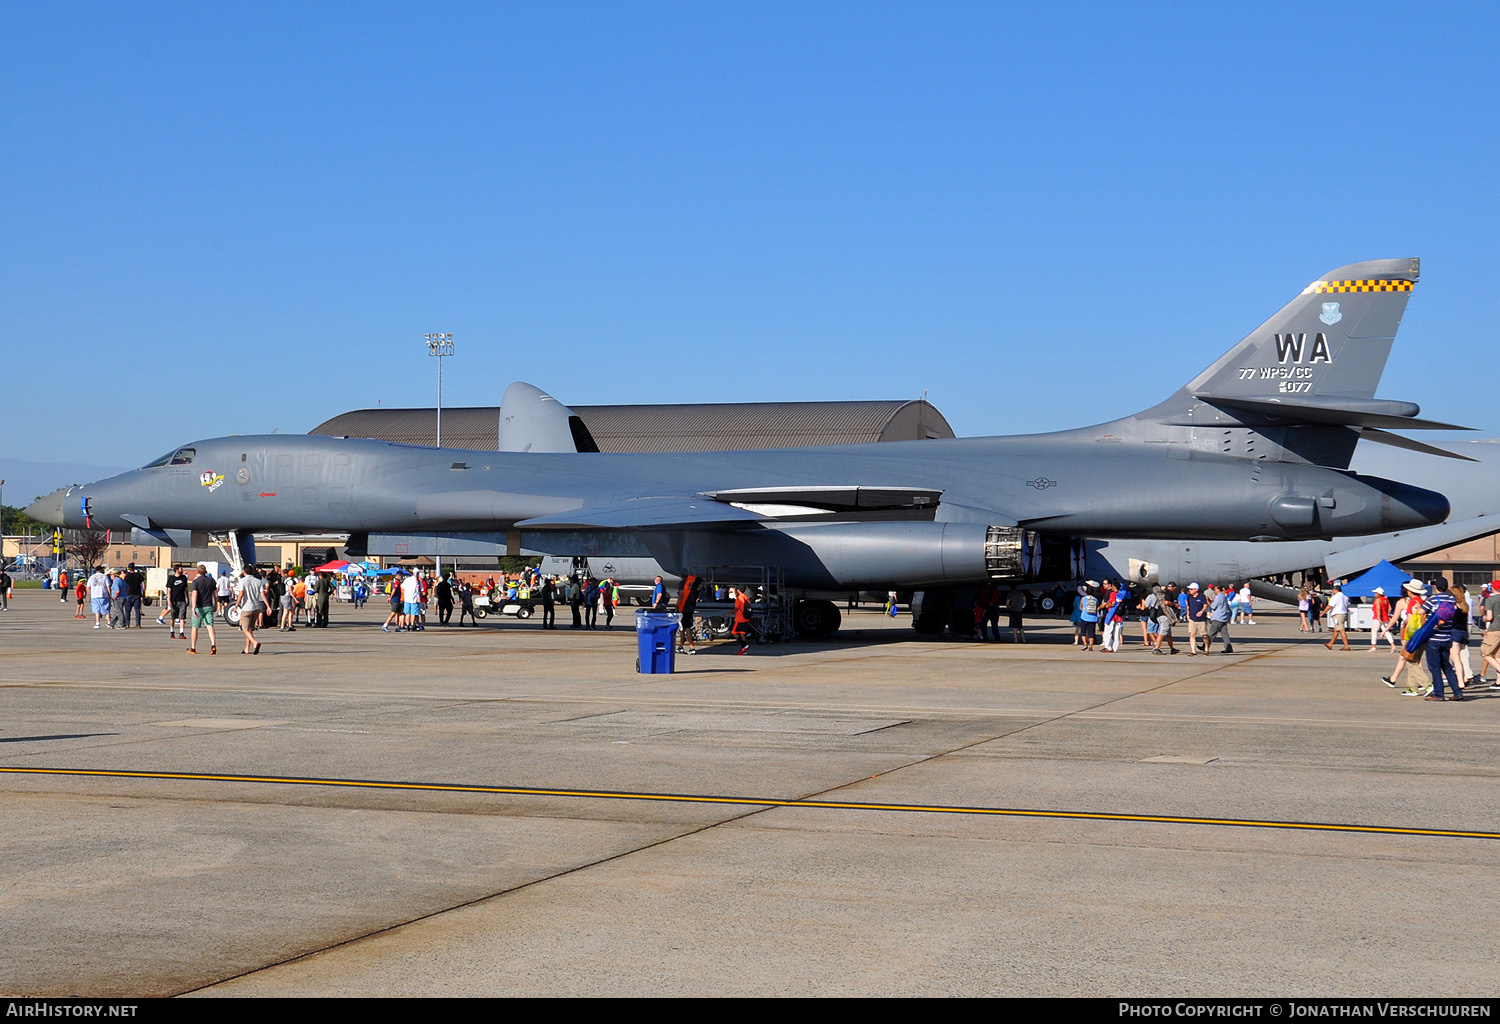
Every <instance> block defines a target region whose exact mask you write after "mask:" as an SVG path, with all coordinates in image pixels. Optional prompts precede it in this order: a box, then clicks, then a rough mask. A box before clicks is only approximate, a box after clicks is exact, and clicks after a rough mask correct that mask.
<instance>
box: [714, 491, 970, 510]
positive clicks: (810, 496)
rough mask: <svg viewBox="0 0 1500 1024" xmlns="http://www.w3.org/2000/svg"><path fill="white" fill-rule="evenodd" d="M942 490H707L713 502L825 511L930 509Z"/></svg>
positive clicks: (936, 501)
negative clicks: (807, 508) (800, 507)
mask: <svg viewBox="0 0 1500 1024" xmlns="http://www.w3.org/2000/svg"><path fill="white" fill-rule="evenodd" d="M942 495H943V492H942V491H940V490H934V489H933V488H930V487H860V486H853V487H851V486H833V487H742V488H736V489H734V490H729V491H710V492H708V493H707V496H708V497H710V498H712V499H714V500H715V501H723V502H732V503H735V504H743V505H793V506H811V507H812V508H815V509H822V510H825V511H829V512H846V511H855V510H865V511H873V510H876V509H898V508H913V509H930V508H934V507H936V506H937V504H938V499H939V498H941V497H942Z"/></svg>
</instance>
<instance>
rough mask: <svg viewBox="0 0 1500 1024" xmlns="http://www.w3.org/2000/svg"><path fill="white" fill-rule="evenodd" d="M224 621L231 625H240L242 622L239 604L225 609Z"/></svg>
mask: <svg viewBox="0 0 1500 1024" xmlns="http://www.w3.org/2000/svg"><path fill="white" fill-rule="evenodd" d="M224 621H225V622H227V623H229V624H230V625H231V626H238V625H239V624H240V609H239V606H238V605H230V606H229V607H228V608H226V609H224Z"/></svg>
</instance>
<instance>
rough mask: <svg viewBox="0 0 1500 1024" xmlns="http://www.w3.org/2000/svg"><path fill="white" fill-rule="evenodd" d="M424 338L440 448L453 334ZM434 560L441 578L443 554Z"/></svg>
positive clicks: (432, 335) (431, 335)
mask: <svg viewBox="0 0 1500 1024" xmlns="http://www.w3.org/2000/svg"><path fill="white" fill-rule="evenodd" d="M426 339H427V354H428V355H430V356H436V357H437V363H438V393H437V446H438V447H439V448H441V447H442V446H443V357H444V356H451V355H452V354H453V335H452V333H446V334H428V335H426ZM435 561H436V563H437V574H438V578H439V579H442V576H443V556H442V555H437V556H436V557H435Z"/></svg>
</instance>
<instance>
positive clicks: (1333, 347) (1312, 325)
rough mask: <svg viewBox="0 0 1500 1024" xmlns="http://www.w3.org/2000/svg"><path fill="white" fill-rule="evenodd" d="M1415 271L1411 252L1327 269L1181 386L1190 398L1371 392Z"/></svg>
mask: <svg viewBox="0 0 1500 1024" xmlns="http://www.w3.org/2000/svg"><path fill="white" fill-rule="evenodd" d="M1419 271H1420V268H1419V261H1417V260H1416V259H1400V260H1370V261H1368V262H1365V263H1351V264H1350V265H1349V266H1347V267H1340V268H1339V269H1337V270H1335V271H1333V272H1332V273H1330V274H1326V275H1325V276H1324V277H1323V278H1321V279H1320V280H1317V281H1314V282H1313V283H1312V284H1310V285H1308V286H1307V287H1306V288H1304V289H1303V290H1302V294H1301V295H1298V296H1297V297H1296V298H1295V299H1293V300H1292V301H1291V302H1288V303H1287V304H1286V305H1285V306H1283V307H1282V308H1281V311H1280V312H1278V313H1277V314H1276V315H1275V316H1273V317H1271V318H1270V319H1269V320H1267V321H1266V322H1265V323H1263V324H1261V325H1260V326H1259V327H1257V328H1256V329H1255V330H1253V331H1251V332H1250V333H1249V334H1248V335H1247V336H1246V337H1245V338H1244V340H1243V341H1241V342H1240V343H1239V344H1238V345H1236V346H1235V347H1234V348H1232V349H1230V350H1229V352H1228V353H1226V354H1225V355H1224V356H1223V358H1221V359H1219V360H1218V361H1217V362H1215V363H1214V364H1213V365H1212V366H1210V367H1209V368H1208V369H1206V370H1204V371H1203V372H1202V373H1200V374H1198V376H1196V377H1194V378H1193V379H1192V380H1191V381H1190V382H1189V383H1188V385H1187V387H1186V389H1185V390H1186V391H1187V392H1188V393H1189V394H1191V395H1192V396H1194V397H1195V398H1207V397H1210V396H1214V397H1222V398H1237V397H1243V398H1258V397H1276V396H1278V395H1286V394H1300V395H1334V396H1339V397H1346V398H1371V397H1373V396H1374V394H1375V388H1376V387H1377V386H1378V385H1379V384H1380V375H1381V373H1382V372H1383V371H1384V370H1385V362H1386V359H1387V357H1389V356H1390V354H1391V343H1392V342H1394V341H1395V340H1396V329H1397V328H1398V327H1400V326H1401V316H1402V314H1404V313H1405V312H1406V302H1407V300H1408V299H1409V298H1411V290H1412V287H1413V285H1415V284H1416V281H1417V276H1418V274H1419ZM1282 384H1286V385H1289V386H1291V385H1295V390H1287V389H1282V388H1281V387H1280V385H1282Z"/></svg>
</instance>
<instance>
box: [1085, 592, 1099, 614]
mask: <svg viewBox="0 0 1500 1024" xmlns="http://www.w3.org/2000/svg"><path fill="white" fill-rule="evenodd" d="M1083 614H1085V615H1098V614H1099V599H1098V598H1097V597H1095V596H1094V595H1093V594H1089V595H1087V596H1086V597H1084V599H1083Z"/></svg>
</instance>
